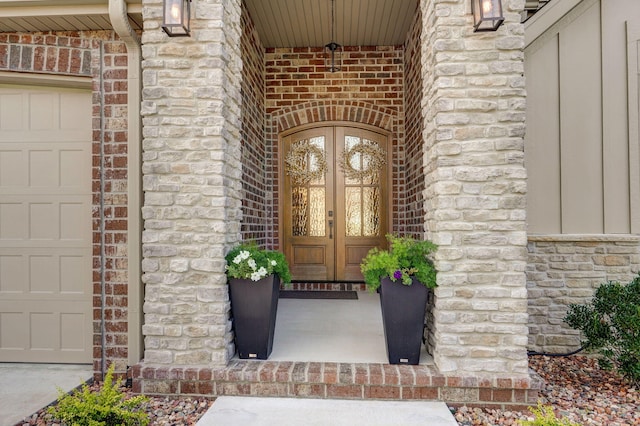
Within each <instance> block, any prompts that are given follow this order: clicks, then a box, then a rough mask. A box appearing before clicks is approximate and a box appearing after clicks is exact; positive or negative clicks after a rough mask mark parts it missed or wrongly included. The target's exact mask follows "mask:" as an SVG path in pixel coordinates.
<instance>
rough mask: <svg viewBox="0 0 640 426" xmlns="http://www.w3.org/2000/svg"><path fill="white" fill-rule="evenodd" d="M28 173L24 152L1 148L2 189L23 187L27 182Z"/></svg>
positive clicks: (0, 178) (0, 173)
mask: <svg viewBox="0 0 640 426" xmlns="http://www.w3.org/2000/svg"><path fill="white" fill-rule="evenodd" d="M0 147H2V145H0ZM26 172H27V167H26V163H25V160H24V152H23V151H21V150H19V149H11V148H9V147H6V148H0V189H2V188H4V189H6V188H8V187H16V186H23V185H24V182H26V181H27V173H26Z"/></svg>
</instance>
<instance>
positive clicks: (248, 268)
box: [225, 242, 291, 284]
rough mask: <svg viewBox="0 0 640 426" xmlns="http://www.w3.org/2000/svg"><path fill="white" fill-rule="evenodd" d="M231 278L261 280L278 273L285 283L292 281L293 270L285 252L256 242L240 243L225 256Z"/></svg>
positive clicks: (227, 270) (228, 274) (228, 275)
mask: <svg viewBox="0 0 640 426" xmlns="http://www.w3.org/2000/svg"><path fill="white" fill-rule="evenodd" d="M225 260H226V262H227V265H226V272H227V277H229V278H240V279H250V280H252V281H259V280H261V279H262V278H264V277H267V276H269V275H271V274H277V275H278V276H279V277H280V281H282V282H283V283H284V284H289V283H290V282H291V271H290V270H289V264H288V263H287V259H286V258H285V256H284V254H283V253H281V252H279V251H276V250H264V249H261V248H259V247H258V246H257V245H256V244H255V243H252V242H250V243H244V244H240V245H238V246H236V247H234V248H233V249H231V251H229V253H227V255H226V256H225Z"/></svg>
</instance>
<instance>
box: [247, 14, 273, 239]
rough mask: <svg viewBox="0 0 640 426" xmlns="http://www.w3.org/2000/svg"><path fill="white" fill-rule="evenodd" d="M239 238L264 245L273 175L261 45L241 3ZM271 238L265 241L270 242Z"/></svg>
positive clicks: (269, 222) (268, 225)
mask: <svg viewBox="0 0 640 426" xmlns="http://www.w3.org/2000/svg"><path fill="white" fill-rule="evenodd" d="M241 45H242V110H241V111H242V112H241V114H242V190H243V193H244V194H243V197H242V238H243V240H253V241H255V242H256V243H257V244H258V245H260V246H263V247H264V246H266V245H267V242H268V240H267V238H268V236H269V235H268V230H269V229H270V228H272V226H271V222H272V221H273V219H272V217H271V216H270V215H269V214H268V213H267V212H268V210H267V209H266V208H265V206H268V205H270V204H271V202H270V198H271V197H270V196H268V195H267V194H268V191H270V190H271V188H270V184H271V181H272V179H273V177H272V176H273V170H272V167H273V164H272V162H271V159H272V154H271V153H270V150H271V149H272V147H270V146H267V145H266V144H265V137H264V134H265V129H264V108H265V105H264V102H265V83H264V70H265V68H264V48H263V47H262V43H261V42H260V38H259V37H258V34H257V32H256V29H255V26H254V25H253V21H252V20H251V18H250V16H249V14H248V11H247V9H246V6H245V5H244V3H243V4H242V38H241ZM272 244H273V241H272V240H271V241H269V245H270V246H271V245H272Z"/></svg>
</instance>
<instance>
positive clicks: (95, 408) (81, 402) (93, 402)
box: [48, 364, 149, 426]
mask: <svg viewBox="0 0 640 426" xmlns="http://www.w3.org/2000/svg"><path fill="white" fill-rule="evenodd" d="M113 369H114V365H113V364H111V366H110V367H109V370H108V371H107V375H106V376H105V378H104V383H103V384H102V387H101V388H100V390H98V391H92V390H91V389H90V388H89V386H88V385H86V384H85V385H83V386H82V391H80V390H75V391H74V392H73V393H71V394H67V393H65V392H64V391H63V390H62V389H60V388H58V404H57V405H54V406H52V407H49V409H48V412H49V414H51V415H52V416H53V417H54V418H56V419H57V420H59V421H61V422H62V423H63V424H67V425H87V426H111V425H125V426H134V425H142V426H146V425H148V424H149V417H148V416H147V414H146V413H145V412H144V411H139V409H140V406H141V405H143V404H144V403H146V402H147V398H146V397H145V396H143V395H138V396H134V397H133V398H129V399H126V397H125V395H124V393H122V392H121V391H120V389H119V383H118V382H114V381H113Z"/></svg>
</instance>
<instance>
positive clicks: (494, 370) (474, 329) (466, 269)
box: [420, 0, 528, 378]
mask: <svg viewBox="0 0 640 426" xmlns="http://www.w3.org/2000/svg"><path fill="white" fill-rule="evenodd" d="M420 7H421V10H422V15H423V30H422V76H423V88H424V89H423V101H422V110H423V118H424V132H423V136H424V166H425V188H426V189H425V192H424V195H425V200H426V201H425V203H426V206H425V208H426V234H427V237H428V238H430V239H432V240H433V241H434V242H435V243H437V244H438V245H439V246H440V249H439V251H438V252H437V256H436V265H437V268H438V271H439V274H438V284H439V287H438V288H437V289H436V290H435V297H436V300H435V306H434V311H433V316H434V324H433V327H432V331H431V335H430V336H429V337H430V342H431V344H432V346H433V347H432V350H433V355H434V359H435V363H436V365H437V367H438V369H439V370H440V371H441V372H442V373H444V374H447V373H453V372H455V373H456V375H461V374H469V375H482V374H485V373H486V374H488V375H492V376H493V377H496V375H498V377H500V375H501V374H503V375H506V376H510V377H516V378H517V377H525V376H526V375H527V355H526V345H527V332H528V331H527V290H526V280H525V265H526V256H527V253H526V244H527V235H526V220H525V219H526V217H525V198H526V172H525V168H524V152H523V150H524V130H525V127H524V120H525V89H524V76H523V73H524V53H523V49H524V28H523V26H522V24H520V15H519V13H520V11H521V10H522V9H523V7H524V0H503V7H504V14H505V17H506V21H505V23H504V24H503V25H502V27H500V28H499V30H498V31H497V32H489V33H473V28H472V15H471V5H470V2H469V0H421V1H420Z"/></svg>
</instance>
